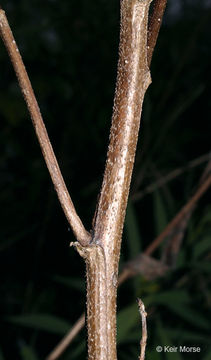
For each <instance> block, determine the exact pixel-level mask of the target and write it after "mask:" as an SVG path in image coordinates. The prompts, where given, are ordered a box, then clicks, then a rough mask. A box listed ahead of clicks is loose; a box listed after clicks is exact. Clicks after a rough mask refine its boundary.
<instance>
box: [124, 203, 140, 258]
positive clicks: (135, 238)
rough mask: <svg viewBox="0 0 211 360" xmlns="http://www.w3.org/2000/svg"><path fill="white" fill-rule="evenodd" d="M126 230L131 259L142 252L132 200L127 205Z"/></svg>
mask: <svg viewBox="0 0 211 360" xmlns="http://www.w3.org/2000/svg"><path fill="white" fill-rule="evenodd" d="M125 228H126V233H127V244H128V257H129V258H130V259H131V258H133V257H134V256H136V255H137V254H138V253H139V252H141V234H140V231H139V226H138V222H137V218H136V213H135V209H134V205H133V203H132V202H131V201H130V200H129V202H128V205H127V212H126V218H125Z"/></svg>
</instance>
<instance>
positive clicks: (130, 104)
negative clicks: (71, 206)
mask: <svg viewBox="0 0 211 360" xmlns="http://www.w3.org/2000/svg"><path fill="white" fill-rule="evenodd" d="M150 2H151V1H150V0H121V29H120V46H119V62H118V74H117V84H116V91H115V98H114V107H113V116H112V126H111V132H110V142H109V148H108V154H107V161H106V168H105V173H104V178H103V184H102V189H101V194H100V198H99V203H98V206H97V209H96V217H95V223H94V229H93V239H92V244H91V245H90V246H89V247H87V248H86V249H84V250H83V251H84V254H83V255H84V257H85V259H86V262H87V325H88V349H89V360H108V359H112V360H116V289H117V277H118V263H119V255H120V246H121V237H122V229H123V223H124V218H125V210H126V205H127V199H128V193H129V187H130V181H131V174H132V170H133V164H134V158H135V151H136V145H137V139H138V131H139V125H140V117H141V109H142V103H143V99H144V95H145V92H146V90H147V88H148V86H149V84H150V82H151V78H150V73H149V69H148V65H147V26H148V12H149V6H150Z"/></svg>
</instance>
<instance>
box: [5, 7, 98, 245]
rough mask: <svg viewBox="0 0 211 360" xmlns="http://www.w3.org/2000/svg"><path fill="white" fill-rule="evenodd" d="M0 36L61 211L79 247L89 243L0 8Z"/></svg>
mask: <svg viewBox="0 0 211 360" xmlns="http://www.w3.org/2000/svg"><path fill="white" fill-rule="evenodd" d="M0 35H1V37H2V39H3V41H4V44H5V46H6V48H7V51H8V54H9V56H10V59H11V61H12V64H13V67H14V70H15V72H16V75H17V78H18V81H19V84H20V88H21V90H22V93H23V96H24V99H25V101H26V104H27V107H28V110H29V113H30V116H31V119H32V122H33V125H34V129H35V131H36V134H37V138H38V140H39V143H40V147H41V150H42V153H43V156H44V159H45V162H46V165H47V167H48V170H49V173H50V176H51V179H52V182H53V184H54V187H55V189H56V192H57V195H58V198H59V201H60V203H61V206H62V208H63V211H64V213H65V215H66V217H67V220H68V222H69V224H70V226H71V228H72V230H73V232H74V235H75V237H76V239H77V240H78V241H79V242H80V243H81V244H83V245H86V244H88V243H89V241H90V238H91V236H90V234H89V233H88V232H87V231H86V230H85V228H84V226H83V224H82V222H81V220H80V218H79V217H78V215H77V213H76V210H75V207H74V205H73V203H72V200H71V198H70V195H69V193H68V190H67V188H66V185H65V182H64V179H63V177H62V174H61V171H60V168H59V165H58V162H57V160H56V157H55V154H54V151H53V149H52V146H51V143H50V140H49V137H48V134H47V131H46V128H45V125H44V122H43V119H42V115H41V113H40V109H39V106H38V104H37V100H36V98H35V95H34V91H33V89H32V86H31V82H30V80H29V77H28V75H27V72H26V69H25V66H24V64H23V61H22V58H21V55H20V53H19V50H18V47H17V45H16V42H15V40H14V37H13V34H12V31H11V29H10V26H9V24H8V21H7V18H6V15H5V12H4V11H3V10H2V9H0Z"/></svg>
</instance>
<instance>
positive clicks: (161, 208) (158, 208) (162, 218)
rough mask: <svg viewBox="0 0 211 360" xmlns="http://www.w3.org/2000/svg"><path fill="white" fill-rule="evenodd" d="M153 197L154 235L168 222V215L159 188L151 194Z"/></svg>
mask: <svg viewBox="0 0 211 360" xmlns="http://www.w3.org/2000/svg"><path fill="white" fill-rule="evenodd" d="M153 197H154V223H155V235H159V234H160V233H161V231H162V230H163V229H164V228H165V226H166V225H167V223H168V216H167V212H166V206H165V204H164V201H163V199H162V196H161V194H160V192H159V190H156V191H155V192H154V194H153Z"/></svg>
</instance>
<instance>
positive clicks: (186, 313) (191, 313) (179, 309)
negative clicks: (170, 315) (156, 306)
mask: <svg viewBox="0 0 211 360" xmlns="http://www.w3.org/2000/svg"><path fill="white" fill-rule="evenodd" d="M166 306H167V307H168V308H169V309H170V310H171V311H172V312H174V313H175V314H176V315H179V316H180V317H181V318H182V319H184V320H186V321H188V322H189V323H190V324H192V325H194V326H195V327H196V328H197V327H198V328H201V329H205V330H209V329H210V322H209V321H208V320H207V318H205V317H204V316H203V315H202V314H200V313H199V312H196V311H195V310H193V309H191V307H190V306H187V305H184V304H183V305H182V306H181V303H177V302H172V303H170V302H169V303H168V304H166Z"/></svg>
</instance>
